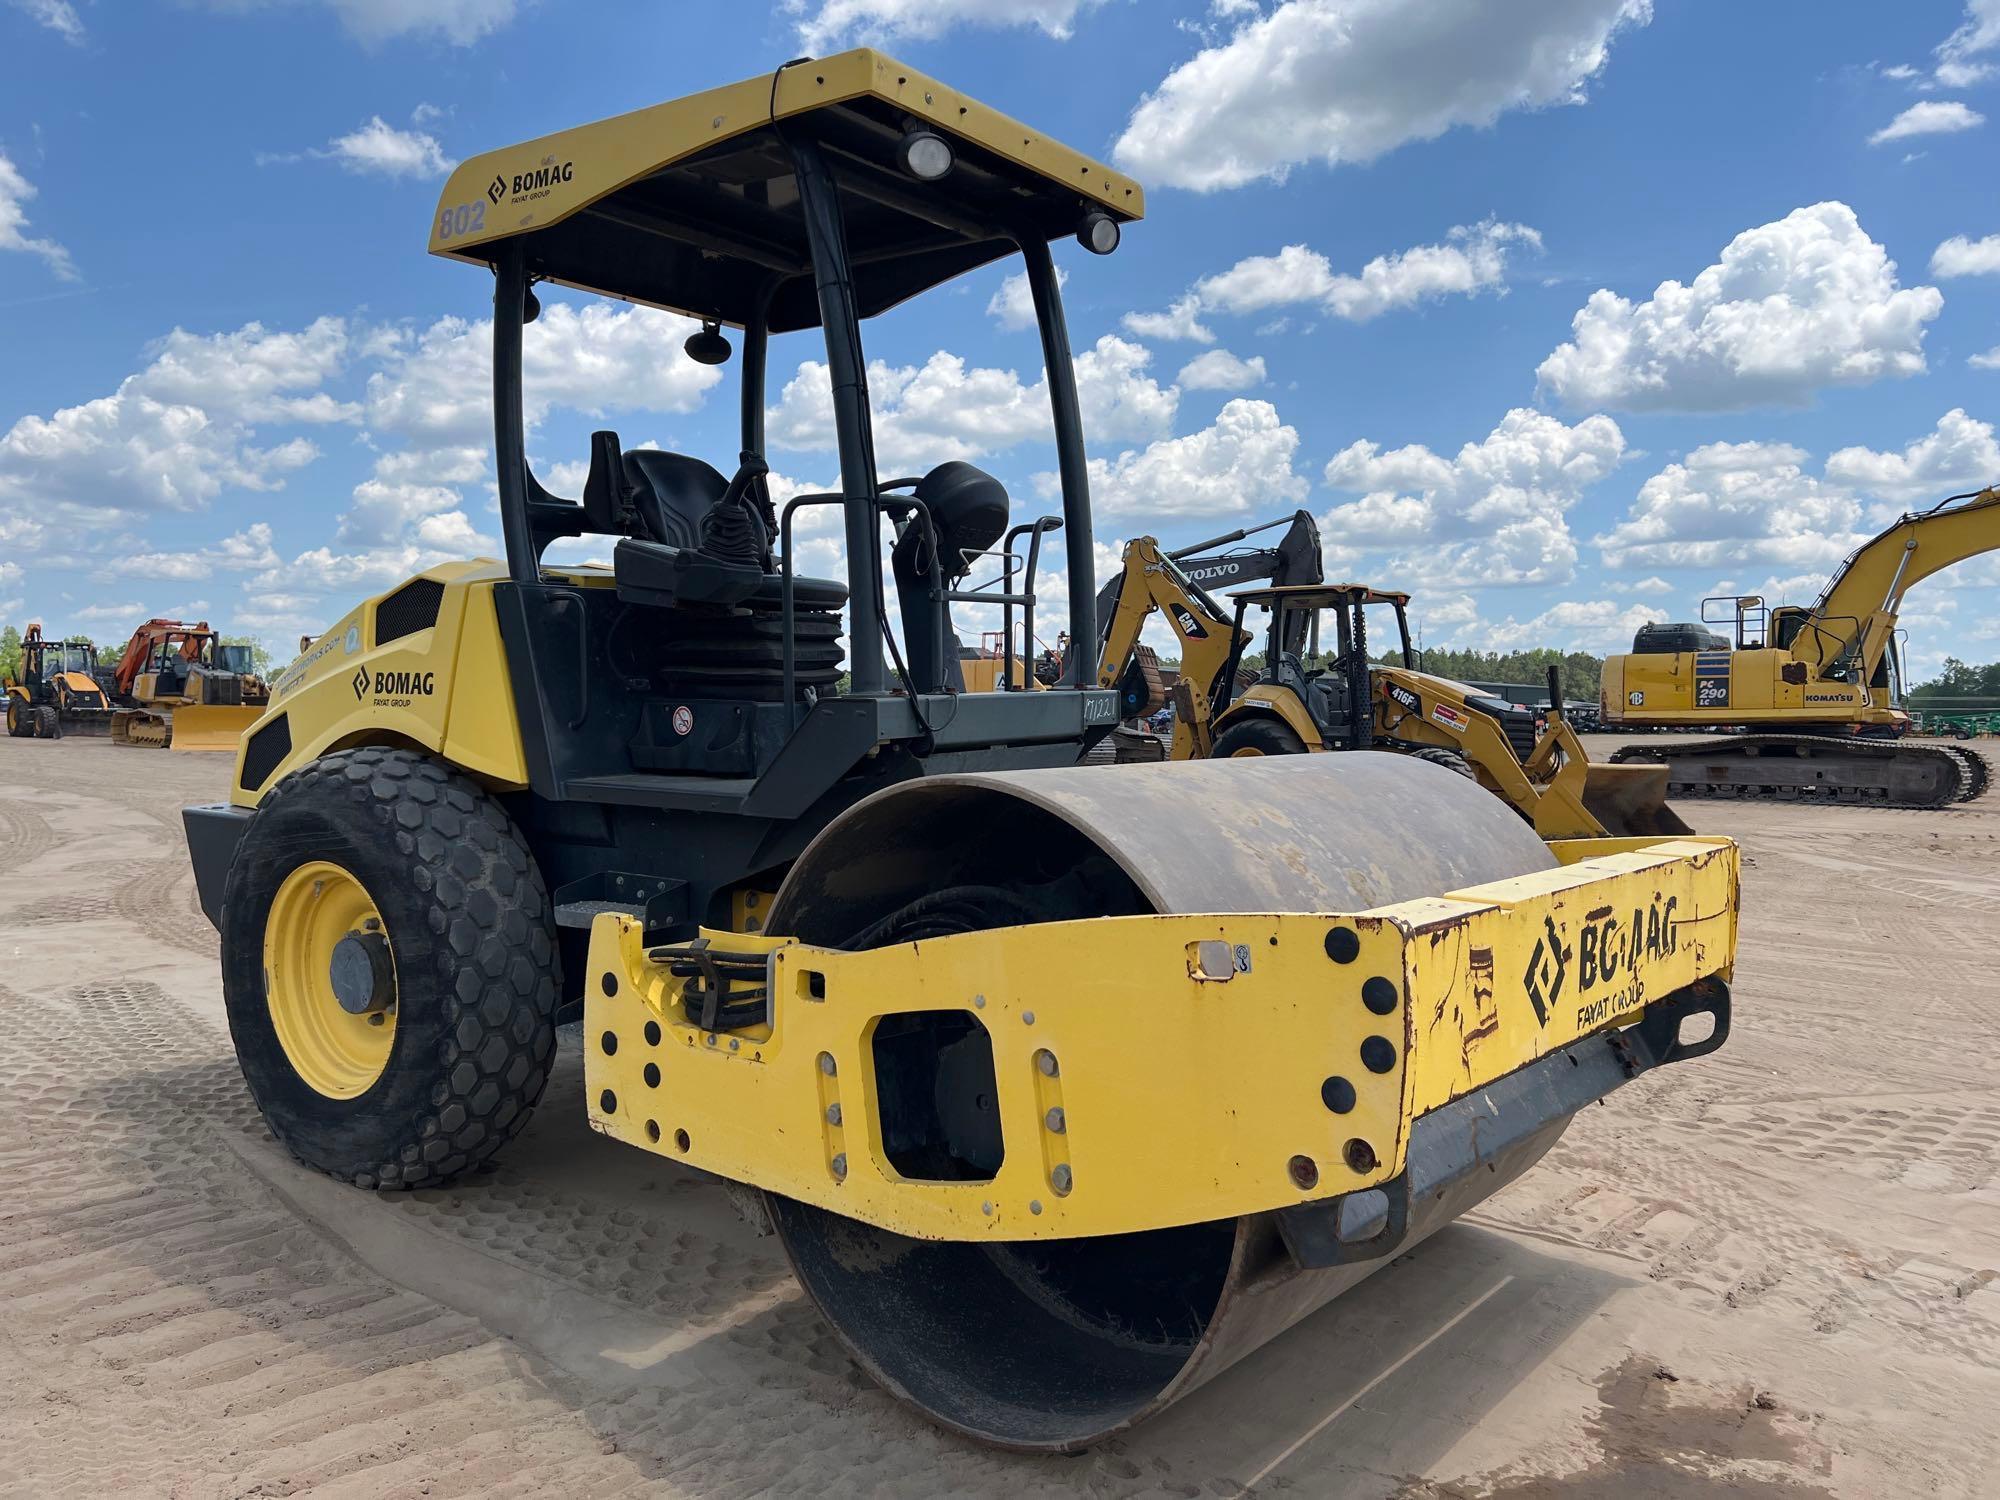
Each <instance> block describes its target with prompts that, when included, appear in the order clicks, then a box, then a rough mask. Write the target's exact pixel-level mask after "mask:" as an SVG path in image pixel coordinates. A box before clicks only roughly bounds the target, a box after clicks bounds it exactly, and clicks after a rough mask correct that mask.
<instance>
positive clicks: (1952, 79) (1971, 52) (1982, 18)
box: [1937, 0, 2000, 89]
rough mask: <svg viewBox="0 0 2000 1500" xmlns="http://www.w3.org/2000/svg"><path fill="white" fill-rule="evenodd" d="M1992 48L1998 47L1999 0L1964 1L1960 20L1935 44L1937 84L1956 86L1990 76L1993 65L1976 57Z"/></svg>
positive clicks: (1999, 37)
mask: <svg viewBox="0 0 2000 1500" xmlns="http://www.w3.org/2000/svg"><path fill="white" fill-rule="evenodd" d="M1996 47H2000V0H1966V4H1965V20H1964V22H1963V23H1961V24H1960V26H1959V28H1958V30H1956V31H1954V32H1953V33H1952V34H1951V35H1950V36H1948V37H1946V38H1945V39H1944V41H1943V42H1941V43H1939V44H1938V49H1937V59H1938V64H1937V81H1938V83H1939V84H1940V85H1942V86H1943V87H1945V88H1948V89H1958V88H1965V87H1968V86H1969V85H1971V84H1975V83H1978V82H1980V81H1981V80H1983V79H1986V78H1988V77H1990V76H1992V73H1993V65H1992V64H1991V63H1985V62H1979V61H1977V60H1976V59H1977V58H1978V57H1979V56H1980V54H1982V53H1986V52H1991V51H1993V50H1994V49H1995V48H1996Z"/></svg>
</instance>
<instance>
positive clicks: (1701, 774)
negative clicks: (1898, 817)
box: [1611, 734, 1991, 808]
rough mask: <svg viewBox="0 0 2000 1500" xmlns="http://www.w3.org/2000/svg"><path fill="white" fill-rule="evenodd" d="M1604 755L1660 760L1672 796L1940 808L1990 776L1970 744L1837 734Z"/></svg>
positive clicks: (1641, 747) (1744, 738)
mask: <svg viewBox="0 0 2000 1500" xmlns="http://www.w3.org/2000/svg"><path fill="white" fill-rule="evenodd" d="M1611 759H1612V760H1613V761H1615V762H1621V763H1624V764H1634V763H1637V764H1642V765H1647V764H1650V765H1663V766H1665V767H1667V795H1668V796H1669V797H1675V798H1680V797H1735V798H1767V797H1768V798H1776V799H1779V800H1782V801H1791V802H1826V803H1836V804H1840V805H1843V806H1849V807H1908V808H1940V807H1949V806H1951V805H1952V804H1954V803H1958V802H1970V801H1972V800H1973V799H1974V798H1975V797H1977V796H1979V795H1980V794H1981V793H1982V792H1984V791H1985V790H1986V788H1987V785H1988V783H1989V782H1990V780H1991V771H1990V769H1989V768H1988V766H1987V764H1986V760H1985V757H1983V756H1981V755H1980V754H1979V753H1978V752H1977V751H1973V750H1962V749H1959V748H1958V747H1956V746H1952V745H1912V744H1908V743H1906V742H1903V741H1899V740H1868V739H1857V738H1853V737H1851V736H1842V735H1817V734H1757V735H1736V736H1732V737H1730V738H1728V739H1718V740H1692V741H1683V742H1679V743H1666V744H1656V745H1649V744H1637V745H1625V746H1622V747H1621V748H1619V749H1618V750H1617V751H1615V752H1614V753H1613V754H1612V756H1611Z"/></svg>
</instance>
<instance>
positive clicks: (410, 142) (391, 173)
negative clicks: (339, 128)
mask: <svg viewBox="0 0 2000 1500" xmlns="http://www.w3.org/2000/svg"><path fill="white" fill-rule="evenodd" d="M313 154H314V155H315V156H325V157H330V158H332V159H333V160H335V161H337V162H339V163H340V164H341V165H342V166H343V167H345V168H347V170H348V171H350V172H379V173H380V174H382V175H383V176H385V177H442V176H443V175H444V174H445V173H447V172H449V171H450V170H451V169H452V168H453V167H455V166H457V165H458V163H457V162H455V161H453V160H452V159H451V158H450V157H448V156H446V155H445V154H444V148H443V147H442V146H440V145H439V144H438V140H437V137H436V136H434V135H431V134H429V133H428V132H426V131H422V130H398V129H396V127H395V126H393V125H391V124H389V123H388V122H387V121H385V120H384V119H383V118H382V117H381V116H380V115H372V116H370V117H369V120H368V123H367V124H365V125H362V126H359V127H358V128H356V129H354V130H351V131H349V132H348V133H347V134H346V135H339V136H335V137H334V138H333V139H332V140H331V141H329V142H327V144H326V149H325V150H323V151H316V152H314V153H313Z"/></svg>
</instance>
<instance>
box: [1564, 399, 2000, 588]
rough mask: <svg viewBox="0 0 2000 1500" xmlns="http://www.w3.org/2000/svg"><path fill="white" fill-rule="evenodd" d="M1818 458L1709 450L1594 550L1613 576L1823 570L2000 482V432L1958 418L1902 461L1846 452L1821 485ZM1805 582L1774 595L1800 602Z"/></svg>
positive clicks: (1788, 447) (1653, 492) (1739, 447)
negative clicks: (1911, 520)
mask: <svg viewBox="0 0 2000 1500" xmlns="http://www.w3.org/2000/svg"><path fill="white" fill-rule="evenodd" d="M1808 459H1809V455H1808V454H1807V453H1806V452H1805V451H1804V450H1803V449H1801V448H1797V447H1794V446H1793V445H1792V444H1789V443H1760V442H1747V443H1709V444H1707V445H1705V446H1703V447H1700V448H1697V449H1695V450H1694V451H1693V452H1692V453H1689V454H1688V455H1687V456H1686V457H1685V458H1684V459H1682V460H1681V461H1680V462H1678V463H1670V464H1668V465H1667V466H1666V467H1665V468H1663V469H1661V470H1660V472H1659V473H1657V474H1655V475H1653V476H1652V478H1650V479H1648V480H1647V481H1646V482H1645V483H1644V484H1643V485H1641V486H1640V487H1639V493H1638V495H1637V497H1636V498H1635V499H1634V500H1633V502H1632V505H1631V508H1630V509H1629V511H1628V512H1627V514H1626V517H1625V519H1624V520H1623V521H1621V522H1620V523H1619V524H1618V525H1617V526H1615V527H1613V528H1612V529H1611V530H1610V531H1609V532H1607V533H1605V534H1604V535H1602V536H1599V537H1596V538H1594V541H1595V542H1596V544H1597V545H1598V546H1599V547H1600V548H1601V549H1602V551H1603V556H1604V561H1605V562H1606V563H1607V564H1608V565H1609V566H1611V567H1614V568H1621V567H1622V568H1645V567H1652V568H1661V567H1667V568H1673V567H1712V568H1728V567H1737V566H1743V565H1771V566H1776V567H1781V568H1788V569H1792V570H1794V571H1817V572H1824V571H1826V570H1828V569H1830V568H1832V567H1833V566H1835V565H1837V564H1838V563H1839V562H1840V560H1841V559H1842V558H1844V557H1845V556H1846V555H1847V554H1848V553H1849V552H1851V551H1853V549H1854V548H1855V547H1856V546H1858V545H1859V544H1860V543H1861V542H1862V541H1863V540H1865V539H1866V537H1867V536H1868V535H1869V534H1871V533H1873V532H1874V531H1877V530H1879V529H1880V528H1882V527H1883V526H1885V525H1887V524H1889V523H1890V522H1891V521H1893V520H1894V519H1895V518H1896V517H1897V516H1898V515H1900V514H1901V513H1902V512H1904V511H1905V510H1908V509H1912V508H1919V509H1920V508H1923V507H1926V506H1929V505H1932V504H1935V503H1936V502H1937V501H1939V500H1942V499H1944V498H1945V497H1946V496H1947V495H1950V494H1953V493H1957V492H1962V491H1967V490H1974V489H1977V488H1979V487H1980V486H1981V485H1983V484H1988V483H1991V482H1992V479H1993V477H1994V476H1995V475H2000V441H1997V440H1996V438H1995V434H1994V429H1993V424H1992V423H1990V422H1981V421H1976V420H1974V419H1973V418H1971V417H1968V416H1967V415H1966V414H1965V412H1964V411H1963V410H1959V409H1953V410H1952V411H1948V412H1946V413H1945V414H1944V415H1943V416H1942V417H1940V418H1938V421H1937V425H1936V426H1935V427H1934V428H1933V429H1932V430H1931V431H1930V432H1929V433H1927V434H1925V435H1924V436H1923V437H1920V438H1918V439H1916V440H1915V441H1914V442H1912V443H1910V444H1908V445H1907V446H1905V447H1904V448H1902V449H1901V450H1900V451H1898V450H1889V451H1876V450H1874V449H1870V448H1863V447H1849V448H1842V449H1840V450H1839V451H1838V452H1836V453H1833V454H1832V455H1830V456H1829V457H1828V458H1827V460H1826V463H1825V464H1824V466H1823V468H1822V471H1821V473H1820V474H1818V475H1813V474H1811V473H1808V472H1807V469H1806V465H1807V462H1808ZM1798 581H1799V580H1785V581H1784V585H1785V586H1784V587H1782V588H1779V587H1776V585H1775V584H1774V587H1773V588H1771V589H1767V590H1766V591H1765V592H1766V593H1770V594H1774V595H1775V594H1786V595H1789V594H1792V593H1796V592H1797V590H1796V589H1795V588H1792V587H1791V585H1792V584H1793V583H1796V582H1798ZM1724 592H1727V590H1724Z"/></svg>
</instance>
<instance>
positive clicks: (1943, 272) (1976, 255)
mask: <svg viewBox="0 0 2000 1500" xmlns="http://www.w3.org/2000/svg"><path fill="white" fill-rule="evenodd" d="M1931 275H1933V276H1994V275H2000V234H1989V235H1987V236H1986V238H1985V239H1982V240H1969V239H1967V238H1966V237H1965V236H1964V235H1962V234H1955V235H1953V236H1952V237H1951V238H1950V239H1948V240H1946V241H1945V242H1944V243H1943V244H1941V245H1939V246H1938V247H1937V249H1935V250H1933V251H1932V252H1931Z"/></svg>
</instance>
